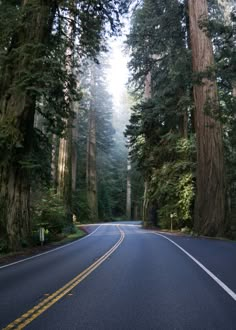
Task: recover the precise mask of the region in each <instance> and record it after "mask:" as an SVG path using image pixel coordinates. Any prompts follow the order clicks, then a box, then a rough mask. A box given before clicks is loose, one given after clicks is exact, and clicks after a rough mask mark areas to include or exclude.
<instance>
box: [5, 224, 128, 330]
mask: <svg viewBox="0 0 236 330" xmlns="http://www.w3.org/2000/svg"><path fill="white" fill-rule="evenodd" d="M117 228H118V229H119V231H120V234H121V235H120V239H119V240H118V242H117V243H116V244H115V245H114V246H113V247H112V248H111V249H110V250H109V251H107V252H106V253H105V254H104V255H103V256H102V257H100V258H99V259H98V260H97V261H95V262H94V263H93V264H92V265H91V266H89V267H88V268H86V269H85V270H84V271H83V272H82V273H80V274H78V275H77V276H76V277H74V278H73V279H72V280H71V281H70V282H68V283H67V284H65V285H64V286H63V287H62V288H60V289H59V290H57V291H55V292H54V293H52V294H51V295H50V296H48V297H47V298H45V299H44V300H42V301H41V302H40V303H39V304H38V305H36V306H34V307H33V308H31V309H30V310H28V311H27V312H26V313H24V314H23V315H21V316H20V317H19V318H18V319H16V320H15V321H13V322H12V323H10V324H8V325H7V326H6V327H5V328H4V329H24V327H25V326H27V325H28V324H29V323H31V322H32V321H33V320H34V319H36V318H37V317H38V316H39V315H41V314H42V313H43V312H45V311H46V310H47V309H48V308H50V307H51V306H52V305H54V304H55V303H56V302H58V301H59V300H60V299H61V298H63V297H64V296H65V295H66V294H67V293H69V292H70V291H71V290H72V289H73V288H74V287H75V286H77V285H78V284H79V283H80V282H82V281H83V280H84V279H85V278H86V277H87V276H88V275H89V274H91V273H92V272H93V271H94V270H95V269H96V268H98V267H99V266H100V265H101V264H102V263H103V262H104V261H105V260H107V259H108V258H109V257H110V255H111V254H112V253H114V252H115V250H116V249H117V248H118V247H119V246H120V244H121V243H122V242H123V240H124V238H125V233H124V232H123V230H121V229H120V227H118V226H117ZM4 329H3V330H4Z"/></svg>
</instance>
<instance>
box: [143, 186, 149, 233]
mask: <svg viewBox="0 0 236 330" xmlns="http://www.w3.org/2000/svg"><path fill="white" fill-rule="evenodd" d="M148 223H149V198H148V182H147V181H145V183H144V195H143V225H144V227H145V228H146V227H148Z"/></svg>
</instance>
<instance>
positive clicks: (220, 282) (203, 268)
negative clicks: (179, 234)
mask: <svg viewBox="0 0 236 330" xmlns="http://www.w3.org/2000/svg"><path fill="white" fill-rule="evenodd" d="M153 234H155V235H158V236H161V237H163V238H165V239H166V240H168V241H169V242H171V243H172V244H174V245H175V246H176V247H177V248H178V249H180V250H181V251H182V252H183V253H184V254H186V255H187V256H188V257H189V258H190V259H192V261H194V262H195V263H196V264H197V265H198V266H199V267H200V268H201V269H202V270H203V271H204V272H205V273H207V275H209V276H210V277H211V278H212V279H213V281H215V282H216V283H217V284H218V285H219V286H220V287H221V288H222V289H223V290H224V291H225V292H226V293H227V294H228V295H229V296H230V297H231V298H233V300H234V301H236V293H235V292H234V291H233V290H231V289H230V288H229V287H228V286H227V285H226V284H225V283H224V282H222V281H221V280H220V279H219V278H218V277H217V276H216V275H215V274H213V273H212V272H211V271H210V270H209V269H208V268H207V267H205V266H204V265H203V264H202V263H201V262H200V261H198V260H197V259H196V258H194V257H193V256H192V255H191V254H190V253H189V252H187V251H186V250H185V249H184V248H182V247H181V246H180V245H179V244H177V243H175V242H174V241H172V240H171V239H170V238H168V237H166V236H164V235H162V234H159V233H153Z"/></svg>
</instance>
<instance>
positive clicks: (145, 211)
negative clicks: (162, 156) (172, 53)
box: [142, 72, 152, 227]
mask: <svg viewBox="0 0 236 330" xmlns="http://www.w3.org/2000/svg"><path fill="white" fill-rule="evenodd" d="M151 81H152V78H151V72H149V73H148V74H147V76H146V79H145V88H144V99H145V100H148V99H150V98H151V93H152V92H151ZM142 213H143V225H144V227H147V226H148V214H149V197H148V178H145V181H144V195H143V212H142Z"/></svg>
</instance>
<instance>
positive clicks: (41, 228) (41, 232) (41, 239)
mask: <svg viewBox="0 0 236 330" xmlns="http://www.w3.org/2000/svg"><path fill="white" fill-rule="evenodd" d="M44 234H45V229H44V228H43V227H40V228H39V240H40V242H41V245H43V243H44V239H45V235H44Z"/></svg>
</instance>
